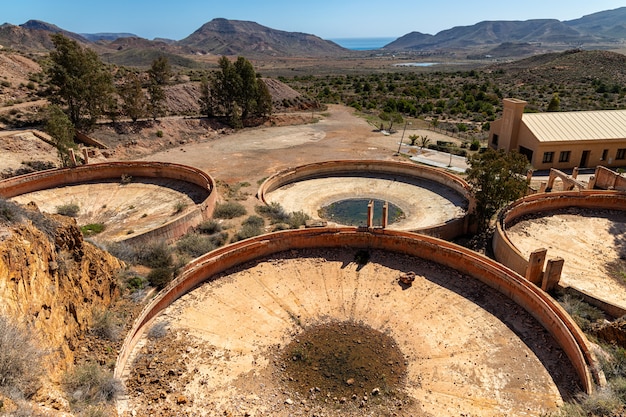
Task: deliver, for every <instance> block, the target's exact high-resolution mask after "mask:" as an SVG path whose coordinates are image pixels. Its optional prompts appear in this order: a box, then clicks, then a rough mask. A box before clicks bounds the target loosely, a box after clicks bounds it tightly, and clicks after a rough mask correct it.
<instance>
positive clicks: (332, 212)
mask: <svg viewBox="0 0 626 417" xmlns="http://www.w3.org/2000/svg"><path fill="white" fill-rule="evenodd" d="M371 200H373V201H374V226H381V225H382V215H383V205H384V204H385V202H384V201H383V200H377V199H371V198H349V199H346V200H341V201H337V202H335V203H332V204H329V205H327V206H324V207H322V208H321V209H319V212H318V214H319V216H320V217H321V218H322V219H326V220H329V221H332V222H335V223H339V224H344V225H346V226H367V205H368V204H369V202H370V201H371ZM403 218H404V212H403V211H402V210H401V209H400V207H398V206H396V205H395V204H393V203H389V213H388V222H389V224H391V223H394V222H397V221H399V220H402V219H403Z"/></svg>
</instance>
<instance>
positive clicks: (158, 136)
mask: <svg viewBox="0 0 626 417" xmlns="http://www.w3.org/2000/svg"><path fill="white" fill-rule="evenodd" d="M156 135H157V138H162V137H163V131H162V130H157V132H156Z"/></svg>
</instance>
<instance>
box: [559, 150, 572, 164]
mask: <svg viewBox="0 0 626 417" xmlns="http://www.w3.org/2000/svg"><path fill="white" fill-rule="evenodd" d="M570 153H571V152H570V151H562V152H561V153H560V154H559V162H569V155H570Z"/></svg>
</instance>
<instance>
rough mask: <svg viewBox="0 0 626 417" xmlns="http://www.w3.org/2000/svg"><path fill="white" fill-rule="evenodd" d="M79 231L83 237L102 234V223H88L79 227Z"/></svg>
mask: <svg viewBox="0 0 626 417" xmlns="http://www.w3.org/2000/svg"><path fill="white" fill-rule="evenodd" d="M80 231H81V232H83V236H85V237H89V236H93V235H97V234H98V233H102V232H103V231H104V224H103V223H90V224H86V225H84V226H81V227H80Z"/></svg>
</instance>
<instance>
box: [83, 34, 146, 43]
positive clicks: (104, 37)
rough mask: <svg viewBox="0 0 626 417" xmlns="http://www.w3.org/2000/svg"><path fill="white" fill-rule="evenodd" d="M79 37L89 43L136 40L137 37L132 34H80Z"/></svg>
mask: <svg viewBox="0 0 626 417" xmlns="http://www.w3.org/2000/svg"><path fill="white" fill-rule="evenodd" d="M80 36H82V37H83V38H85V39H87V40H88V41H90V42H98V41H114V40H116V39H118V38H137V37H138V36H137V35H135V34H132V33H81V34H80Z"/></svg>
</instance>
